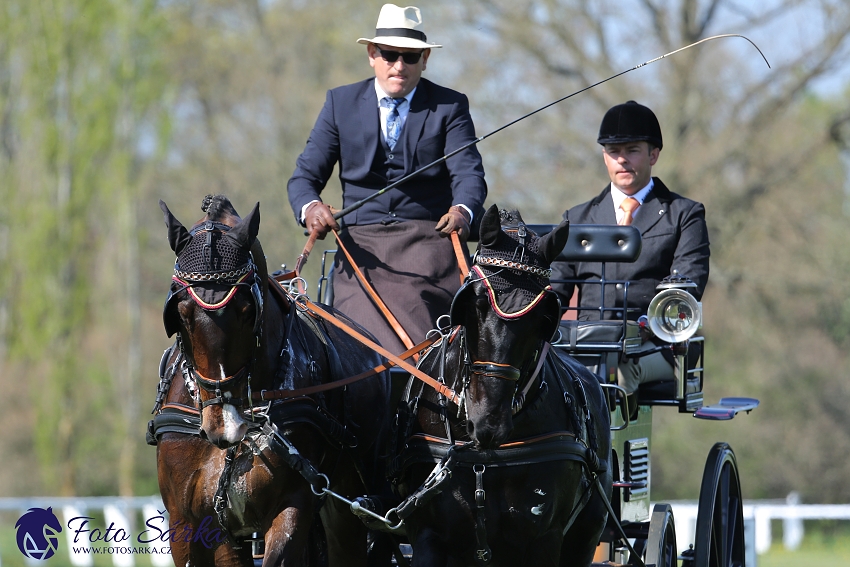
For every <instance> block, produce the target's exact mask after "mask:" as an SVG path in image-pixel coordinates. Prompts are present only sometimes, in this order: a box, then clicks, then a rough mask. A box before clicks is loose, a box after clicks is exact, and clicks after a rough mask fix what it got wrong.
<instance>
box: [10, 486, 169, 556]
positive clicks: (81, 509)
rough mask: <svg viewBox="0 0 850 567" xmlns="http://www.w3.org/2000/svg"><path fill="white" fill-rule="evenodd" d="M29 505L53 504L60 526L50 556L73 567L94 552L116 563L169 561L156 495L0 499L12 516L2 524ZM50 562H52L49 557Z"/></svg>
mask: <svg viewBox="0 0 850 567" xmlns="http://www.w3.org/2000/svg"><path fill="white" fill-rule="evenodd" d="M30 508H42V509H47V508H52V511H53V514H54V515H55V516H56V518H57V519H58V520H59V523H60V524H61V525H62V533H60V534H59V537H60V539H59V543H58V545H57V550H56V555H55V556H54V557H55V558H60V557H62V556H64V557H67V560H68V562H69V563H70V565H72V566H74V567H89V566H91V565H94V557H95V555H108V556H110V558H111V560H112V564H113V565H115V567H134V566H136V565H152V566H153V567H168V566H173V565H174V562H173V561H172V560H171V555H170V548H169V545H170V544H169V542H168V537H170V535H169V534H168V533H167V531H168V528H169V525H168V519H167V514H165V507H164V506H163V505H162V499H161V498H160V497H159V496H150V497H135V498H118V497H87V498H58V497H57V498H50V497H45V498H0V512H6V513H7V514H5V515H4V516H14V517H15V520H13V523H12V525H11V526H7V525H4V526H3V527H4V528H11V527H14V525H15V522H17V519H18V518H20V517H21V516H23V515H24V514H25V513H26V512H27V511H28V510H29V509H30ZM75 519H76V520H75ZM71 522H73V523H71ZM4 523H5V522H4ZM125 538H126V539H125ZM162 538H165V539H164V540H163V539H162ZM148 540H150V541H148ZM0 551H2V552H3V555H7V556H8V555H9V553H10V552H14V553H16V554H17V553H19V550H18V549H13V550H9V549H3V550H0ZM51 563H52V564H56V563H55V561H53V560H52V559H51ZM98 563H101V562H100V561H99V562H98ZM43 564H44V562H43V561H40V560H38V559H27V565H43Z"/></svg>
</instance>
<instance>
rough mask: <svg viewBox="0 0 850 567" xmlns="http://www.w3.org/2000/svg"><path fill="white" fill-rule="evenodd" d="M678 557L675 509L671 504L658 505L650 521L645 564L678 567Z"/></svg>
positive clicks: (653, 510)
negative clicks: (674, 518)
mask: <svg viewBox="0 0 850 567" xmlns="http://www.w3.org/2000/svg"><path fill="white" fill-rule="evenodd" d="M677 556H678V553H677V550H676V524H675V521H674V520H673V508H672V507H671V506H670V505H669V504H656V505H655V507H654V508H653V509H652V517H651V518H650V521H649V534H648V536H647V541H646V560H645V563H646V564H647V565H649V564H654V565H656V567H676V565H677V561H676V557H677Z"/></svg>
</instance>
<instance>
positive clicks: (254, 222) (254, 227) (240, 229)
mask: <svg viewBox="0 0 850 567" xmlns="http://www.w3.org/2000/svg"><path fill="white" fill-rule="evenodd" d="M259 232H260V203H257V204H256V205H254V208H253V210H252V211H251V212H250V213H248V216H246V217H245V218H243V219H242V221H241V222H240V223H239V224H237V225H236V226H234V227H233V228H231V229H230V230H228V231H227V232H226V233H225V236H226V237H227V238H230V239H231V240H233V242H234V243H235V244H236V246H237V247H239V248H241V249H243V250H249V249H250V248H251V246H252V245H253V244H254V241H255V240H256V239H257V234H258V233H259Z"/></svg>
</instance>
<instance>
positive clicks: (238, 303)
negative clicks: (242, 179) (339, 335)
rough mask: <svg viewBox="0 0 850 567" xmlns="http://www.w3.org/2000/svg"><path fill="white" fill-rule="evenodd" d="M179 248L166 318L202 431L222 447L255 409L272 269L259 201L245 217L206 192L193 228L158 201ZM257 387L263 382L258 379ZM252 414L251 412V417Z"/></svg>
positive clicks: (238, 434)
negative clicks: (192, 387)
mask: <svg viewBox="0 0 850 567" xmlns="http://www.w3.org/2000/svg"><path fill="white" fill-rule="evenodd" d="M159 205H160V208H161V209H162V211H163V213H164V215H165V223H166V225H167V226H168V241H169V244H170V245H171V249H172V250H173V251H174V253H175V255H176V256H177V261H176V263H175V264H174V275H173V276H172V284H171V290H170V292H169V294H168V299H167V300H166V302H165V308H164V311H163V321H164V323H165V330H166V332H167V333H168V336H171V335H173V334H174V333H178V342H179V344H180V347H181V348H182V349H183V350H184V352H185V355H186V359H187V361H188V363H189V365H190V367H191V372H190V376H191V378H193V379H194V380H195V382H196V383H197V386H198V388H197V399H196V400H195V401H196V403H197V404H198V409H199V410H200V411H201V435H202V436H204V437H206V438H207V439H208V440H209V441H210V442H212V443H213V444H215V445H217V446H219V447H221V448H225V447H229V446H231V445H234V444H236V443H239V442H240V441H241V440H242V439H243V438H244V436H245V434H246V432H247V430H248V425H247V422H246V416H245V413H244V412H250V411H251V386H252V384H251V379H252V374H254V375H256V374H257V372H258V370H259V369H258V368H257V366H258V364H259V365H262V357H260V356H259V354H260V345H261V339H262V331H263V306H264V296H265V291H266V289H267V275H266V267H265V260H264V256H263V254H262V249H261V248H260V246H259V241H258V240H257V233H258V231H259V225H260V210H259V206H260V204H259V203H257V204H256V205H255V206H254V209H253V210H252V211H251V213H250V214H248V216H246V217H245V218H244V219H242V218H240V217H239V215H238V214H237V213H236V210H235V209H234V208H233V206H232V205H231V203H230V201H229V200H228V199H227V198H226V197H224V196H222V195H216V196H214V197H210V196H207V198H206V199H205V200H204V205H203V206H202V209H203V210H204V211H205V212H206V213H207V214H206V216H205V217H203V218H202V219H201V220H200V221H198V222H197V223H196V224H195V225H194V226H193V227H192V228H191V229H190V230H187V229H186V228H185V227H184V226H183V225H182V224H181V223H180V221H178V220H177V219H176V218H175V217H174V215H173V214H172V213H171V211H169V210H168V207H167V206H166V204H165V203H164V202H162V201H160V202H159ZM254 386H255V387H257V386H258V385H257V384H256V383H255V384H254ZM249 419H250V418H249Z"/></svg>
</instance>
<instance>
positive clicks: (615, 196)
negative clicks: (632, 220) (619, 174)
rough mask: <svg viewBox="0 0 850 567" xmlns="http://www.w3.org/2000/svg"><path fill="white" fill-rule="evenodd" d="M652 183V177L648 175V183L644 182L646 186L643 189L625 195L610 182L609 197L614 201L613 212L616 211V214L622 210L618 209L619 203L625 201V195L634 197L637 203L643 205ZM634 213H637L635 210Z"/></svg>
mask: <svg viewBox="0 0 850 567" xmlns="http://www.w3.org/2000/svg"><path fill="white" fill-rule="evenodd" d="M653 185H654V182H653V181H652V178H651V177H650V178H649V183H647V184H646V187H644V188H643V189H641V190H640V191H638V192H637V193H635V194H634V195H626V194H625V193H623V192H622V191H621V190H620V188H619V187H617V186H616V185H614V184H613V183H612V184H611V199H612V200H613V201H614V212H615V213H617V214H620V213H621V212H622V211H620V203H622V202H623V201H625V200H626V197H631V198H632V199H636V200H637V202H638V203H640V204H641V205H643V202H644V201H645V200H646V196H647V195H649V192H650V191H652V187H653ZM639 210H640V209H638V211H639ZM635 214H637V211H635Z"/></svg>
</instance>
